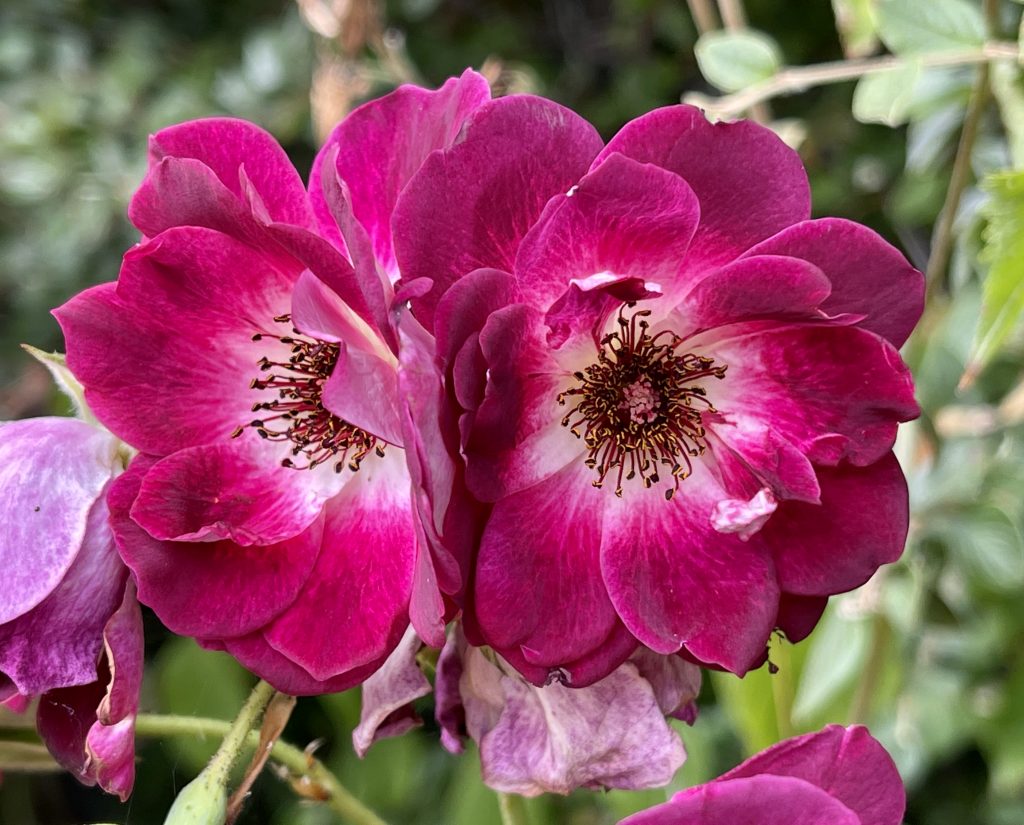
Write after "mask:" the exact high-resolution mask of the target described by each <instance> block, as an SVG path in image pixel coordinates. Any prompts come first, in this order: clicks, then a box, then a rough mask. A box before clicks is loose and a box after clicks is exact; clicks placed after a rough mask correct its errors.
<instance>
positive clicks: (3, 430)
mask: <svg viewBox="0 0 1024 825" xmlns="http://www.w3.org/2000/svg"><path fill="white" fill-rule="evenodd" d="M116 452H117V441H116V439H114V438H112V437H111V436H110V435H109V434H108V433H106V432H103V431H102V430H100V429H97V428H96V427H91V426H89V425H88V424H85V423H83V422H81V421H76V420H74V419H70V418H34V419H27V420H24V421H10V422H2V423H0V500H2V501H3V507H4V509H3V511H2V516H0V567H2V568H3V570H4V586H3V588H2V589H0V624H2V623H5V622H9V621H11V620H12V619H15V618H17V617H18V616H21V615H22V614H24V613H26V612H27V611H29V610H31V609H32V608H33V607H35V606H36V605H38V604H39V603H40V602H41V601H43V599H45V598H46V597H47V596H48V595H49V594H50V593H51V592H53V590H54V589H55V588H56V587H57V586H58V585H59V584H60V582H61V580H62V579H63V578H64V576H65V574H66V573H67V572H68V569H69V568H70V567H71V565H72V563H73V562H74V560H75V557H76V556H77V555H78V553H79V551H80V550H81V549H82V544H83V541H85V540H86V533H87V524H88V522H89V514H90V511H91V510H92V509H93V505H94V504H95V503H96V500H97V499H98V498H99V496H100V493H101V492H102V490H103V488H104V486H105V485H106V484H107V482H108V481H110V478H111V476H112V475H113V471H114V459H115V455H116ZM96 540H98V539H97V537H95V536H94V537H93V541H96ZM0 669H2V668H0Z"/></svg>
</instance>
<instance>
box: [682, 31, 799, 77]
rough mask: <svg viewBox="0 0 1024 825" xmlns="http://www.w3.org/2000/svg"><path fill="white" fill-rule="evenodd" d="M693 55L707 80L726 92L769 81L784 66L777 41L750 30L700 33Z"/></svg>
mask: <svg viewBox="0 0 1024 825" xmlns="http://www.w3.org/2000/svg"><path fill="white" fill-rule="evenodd" d="M694 54H695V55H696V57H697V65H698V66H699V67H700V70H701V73H702V74H703V75H704V77H705V78H706V79H707V81H708V82H709V83H711V84H712V85H714V86H717V87H718V88H719V89H721V90H722V91H723V92H738V91H739V90H740V89H745V88H746V87H748V86H753V85H754V84H755V83H760V82H761V81H763V80H767V79H768V78H770V77H771V76H772V75H774V74H775V73H776V72H777V71H778V70H779V67H780V66H781V65H782V53H781V52H780V51H779V47H778V45H777V44H776V43H775V41H774V40H772V39H771V38H770V37H769V36H768V35H766V34H763V33H762V32H759V31H753V30H749V29H748V30H745V31H732V32H723V31H716V32H708V33H707V34H704V35H701V37H700V39H699V40H698V41H697V45H696V46H695V47H694Z"/></svg>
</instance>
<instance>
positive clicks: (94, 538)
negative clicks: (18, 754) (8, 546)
mask: <svg viewBox="0 0 1024 825" xmlns="http://www.w3.org/2000/svg"><path fill="white" fill-rule="evenodd" d="M87 429H91V428H88V427H87ZM108 472H109V469H108ZM126 577H127V571H126V570H125V567H124V565H123V564H122V563H121V559H120V558H118V555H117V549H116V548H115V546H114V537H113V535H112V534H111V532H110V528H109V527H108V526H107V504H106V502H105V500H104V499H103V498H102V497H100V498H98V499H97V500H96V501H95V503H94V504H93V506H92V509H91V510H90V512H89V515H88V519H87V522H86V527H85V536H84V538H83V539H82V546H81V550H80V552H79V553H78V555H77V556H76V557H75V559H74V562H73V563H72V564H71V567H70V568H69V569H68V571H67V573H65V574H64V577H63V579H61V581H60V584H58V585H57V587H55V588H54V589H53V590H52V591H51V592H50V594H49V595H48V596H47V597H46V598H45V599H43V601H41V602H40V603H39V604H37V605H36V606H35V607H34V608H32V609H31V610H29V611H28V612H27V613H24V614H23V615H21V616H19V617H18V618H16V619H14V620H13V621H10V622H8V623H6V624H4V625H0V670H2V671H3V672H4V673H5V674H7V675H8V676H9V677H10V678H11V679H12V680H13V682H14V684H15V685H16V686H17V687H18V690H19V692H21V693H25V694H32V695H36V694H40V693H44V692H46V691H48V690H52V689H54V688H63V687H70V686H72V685H84V684H88V683H89V682H94V681H95V680H96V660H97V658H98V657H99V654H100V650H101V649H102V647H103V628H104V625H106V623H107V620H108V619H109V618H110V616H111V614H113V613H114V611H115V610H116V609H117V606H118V605H119V604H120V603H121V598H122V595H123V593H124V581H125V578H126ZM5 587H6V585H5ZM93 711H95V707H94V708H93Z"/></svg>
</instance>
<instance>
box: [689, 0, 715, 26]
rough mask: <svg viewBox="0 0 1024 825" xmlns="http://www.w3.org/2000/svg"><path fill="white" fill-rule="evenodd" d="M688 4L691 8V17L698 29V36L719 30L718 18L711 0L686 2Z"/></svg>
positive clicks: (690, 0)
mask: <svg viewBox="0 0 1024 825" xmlns="http://www.w3.org/2000/svg"><path fill="white" fill-rule="evenodd" d="M686 4H687V5H688V6H689V7H690V15H691V16H692V17H693V24H694V25H695V26H696V27H697V34H706V33H707V32H710V31H714V30H715V29H717V28H718V16H717V15H716V14H715V9H714V7H713V6H712V5H711V0H686Z"/></svg>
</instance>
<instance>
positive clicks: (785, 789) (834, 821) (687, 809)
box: [620, 776, 860, 825]
mask: <svg viewBox="0 0 1024 825" xmlns="http://www.w3.org/2000/svg"><path fill="white" fill-rule="evenodd" d="M794 822H799V823H800V825H860V820H859V819H858V818H857V815H856V814H855V813H854V812H853V811H851V810H850V809H849V808H847V807H846V806H844V805H843V804H842V803H841V802H839V801H837V800H835V799H833V798H832V797H830V796H829V795H828V794H827V793H825V792H824V791H822V790H821V789H820V788H816V787H814V785H812V784H810V783H809V782H804V781H802V780H800V779H793V778H792V777H779V776H753V777H749V778H747V779H733V780H731V781H728V782H724V781H716V782H709V783H708V784H706V785H700V786H698V787H696V788H691V789H690V790H688V791H683V792H682V793H679V794H676V795H675V796H674V797H672V799H671V800H670V801H669V802H666V803H665V804H663V805H658V806H656V807H654V808H649V809H648V810H646V811H641V812H640V813H638V814H633V816H630V817H626V819H624V820H622V822H621V823H620V825H793V823H794Z"/></svg>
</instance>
